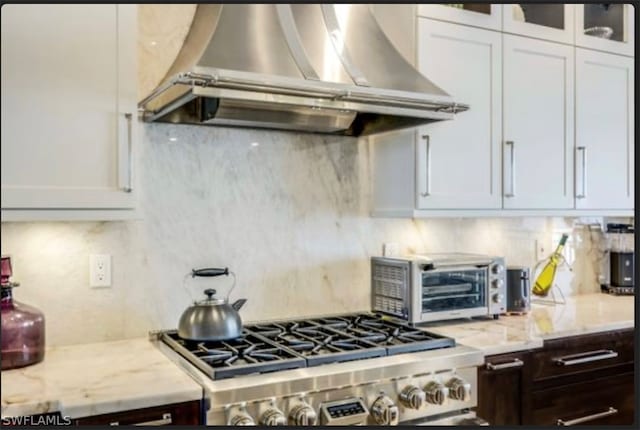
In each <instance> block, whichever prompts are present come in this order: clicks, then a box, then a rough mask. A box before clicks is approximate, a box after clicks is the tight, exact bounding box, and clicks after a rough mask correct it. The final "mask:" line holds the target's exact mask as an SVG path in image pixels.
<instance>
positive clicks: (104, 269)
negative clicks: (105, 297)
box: [89, 254, 111, 288]
mask: <svg viewBox="0 0 640 430" xmlns="http://www.w3.org/2000/svg"><path fill="white" fill-rule="evenodd" d="M89 286H91V287H93V288H103V287H110V286H111V255H109V254H91V255H90V256H89Z"/></svg>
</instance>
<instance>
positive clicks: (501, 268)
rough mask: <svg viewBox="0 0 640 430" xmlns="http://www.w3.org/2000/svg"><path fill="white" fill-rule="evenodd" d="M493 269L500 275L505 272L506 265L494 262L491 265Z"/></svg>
mask: <svg viewBox="0 0 640 430" xmlns="http://www.w3.org/2000/svg"><path fill="white" fill-rule="evenodd" d="M491 271H492V272H493V273H494V274H495V275H499V274H501V273H502V272H504V266H503V265H502V264H494V265H493V266H492V267H491Z"/></svg>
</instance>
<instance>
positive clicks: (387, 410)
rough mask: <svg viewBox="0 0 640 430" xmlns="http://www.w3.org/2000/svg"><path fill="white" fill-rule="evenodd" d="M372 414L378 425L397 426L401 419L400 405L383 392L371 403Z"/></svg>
mask: <svg viewBox="0 0 640 430" xmlns="http://www.w3.org/2000/svg"><path fill="white" fill-rule="evenodd" d="M371 415H372V416H373V419H374V421H375V422H376V424H378V425H383V426H397V425H398V421H399V419H400V417H399V415H400V414H399V413H398V407H397V406H396V405H395V403H393V400H391V399H390V398H389V396H387V395H385V394H381V395H380V396H379V397H378V398H377V399H376V400H375V401H374V402H373V404H372V405H371Z"/></svg>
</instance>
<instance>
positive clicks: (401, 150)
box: [370, 18, 502, 216]
mask: <svg viewBox="0 0 640 430" xmlns="http://www.w3.org/2000/svg"><path fill="white" fill-rule="evenodd" d="M417 34H418V43H417V45H418V52H417V66H418V68H419V69H420V71H421V72H422V73H423V74H424V75H425V76H428V77H429V79H431V80H432V81H433V82H434V83H435V84H437V85H439V86H441V87H442V88H443V89H444V90H445V91H447V92H448V93H449V94H451V95H452V96H453V97H454V100H458V101H460V102H462V103H466V104H469V105H470V106H471V108H470V109H469V110H468V111H466V112H462V113H459V114H457V115H456V116H455V118H454V119H453V120H450V121H441V122H437V123H432V124H429V125H427V126H424V127H420V128H417V129H408V130H403V131H400V132H393V133H387V134H383V135H376V136H372V137H371V138H370V139H371V142H372V166H373V206H374V208H373V212H374V214H376V215H383V216H385V215H386V216H429V215H434V214H437V213H442V212H446V211H449V213H461V212H462V210H473V209H480V210H486V209H500V207H501V205H502V196H501V185H500V174H501V173H500V134H501V123H500V121H501V110H500V106H501V103H500V94H501V92H500V86H501V80H502V72H501V61H502V59H501V57H502V47H501V39H502V37H501V35H500V33H498V32H494V31H488V30H483V29H480V28H472V27H467V26H462V25H457V24H451V23H446V22H440V21H435V20H431V19H426V18H418V32H417ZM425 209H426V210H425Z"/></svg>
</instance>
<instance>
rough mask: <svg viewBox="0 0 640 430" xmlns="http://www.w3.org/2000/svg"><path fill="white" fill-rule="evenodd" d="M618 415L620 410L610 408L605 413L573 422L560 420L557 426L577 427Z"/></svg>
mask: <svg viewBox="0 0 640 430" xmlns="http://www.w3.org/2000/svg"><path fill="white" fill-rule="evenodd" d="M617 413H618V410H617V409H616V408H613V407H611V406H609V409H607V410H606V411H604V412H598V413H597V414H592V415H587V416H584V417H580V418H576V419H573V420H566V421H565V420H562V419H558V422H557V425H559V426H575V425H577V424H582V423H586V422H589V421H593V420H597V419H598V418H604V417H608V416H610V415H615V414H617Z"/></svg>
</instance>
